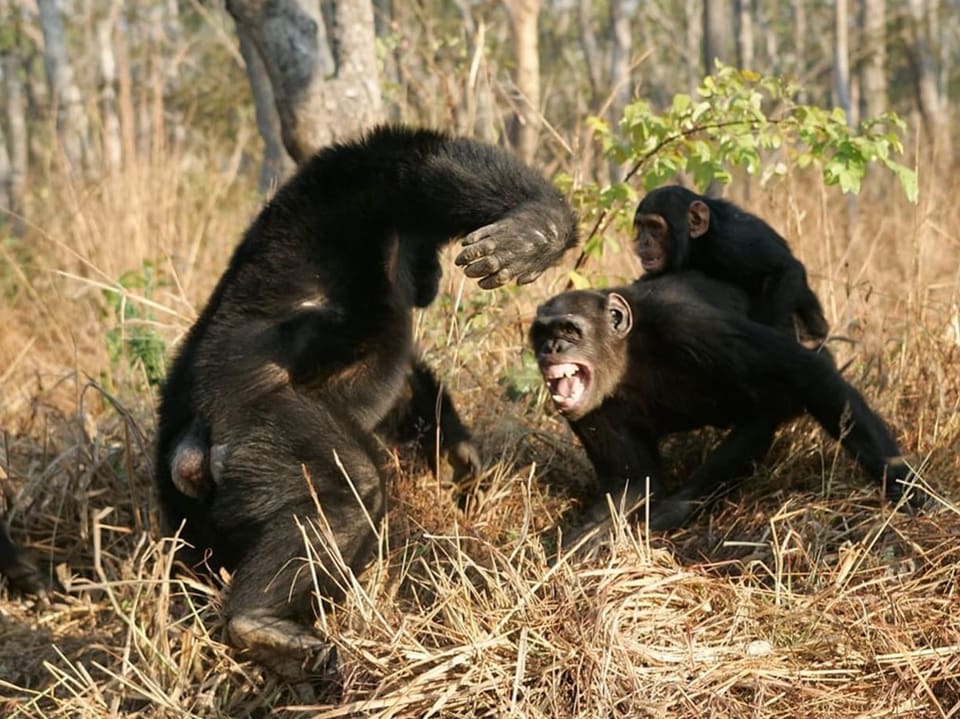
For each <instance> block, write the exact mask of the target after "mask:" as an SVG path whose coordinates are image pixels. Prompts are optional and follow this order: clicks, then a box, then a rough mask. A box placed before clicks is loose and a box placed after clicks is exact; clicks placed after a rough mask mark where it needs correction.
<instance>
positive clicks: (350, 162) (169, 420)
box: [156, 127, 576, 675]
mask: <svg viewBox="0 0 960 719" xmlns="http://www.w3.org/2000/svg"><path fill="white" fill-rule="evenodd" d="M575 235H576V225H575V218H574V216H573V213H572V212H571V211H570V209H569V207H568V206H567V204H566V203H565V202H564V200H563V198H562V196H561V195H560V193H559V192H558V191H557V190H556V189H555V188H554V187H553V186H552V185H551V184H550V183H549V182H548V181H546V180H545V179H544V178H543V177H542V176H541V175H540V174H539V173H537V172H535V171H534V170H532V169H530V168H528V167H527V166H525V165H523V164H522V163H520V162H519V161H518V160H517V159H515V158H514V157H513V156H512V155H510V154H509V153H507V152H505V151H502V150H499V149H497V148H495V147H492V146H489V145H485V144H482V143H478V142H474V141H471V140H467V139H455V138H451V137H448V136H445V135H443V134H439V133H436V132H432V131H427V130H412V129H405V128H389V127H383V128H379V129H376V130H374V131H372V132H370V133H369V134H368V135H366V136H365V137H364V138H362V139H360V140H358V141H356V142H350V143H345V144H341V145H336V146H333V147H330V148H327V149H324V150H321V151H320V152H319V153H318V154H317V155H316V156H314V157H313V158H312V159H310V160H308V161H307V162H306V163H304V164H303V166H302V167H301V168H300V170H299V171H298V172H297V174H296V175H295V176H294V177H293V178H292V179H291V180H290V181H289V182H287V183H286V184H285V185H284V186H283V187H281V188H280V189H279V190H278V192H277V194H276V196H275V197H274V198H273V199H272V200H271V202H270V203H269V204H268V205H267V206H266V207H264V209H263V210H262V211H261V212H260V214H259V216H258V217H257V218H256V219H255V220H254V221H253V223H252V225H251V226H250V228H249V229H248V230H247V232H246V234H245V236H244V238H243V240H242V242H241V243H240V245H239V247H237V249H236V251H235V252H234V255H233V257H232V259H231V261H230V265H229V267H228V268H227V270H226V272H225V273H224V275H223V277H222V278H221V279H220V281H219V283H218V285H217V287H216V289H215V290H214V292H213V295H212V296H211V298H210V300H209V301H208V303H207V305H206V307H205V308H204V310H203V312H202V313H201V315H200V317H199V319H198V320H197V322H196V324H195V325H194V326H193V328H192V329H191V330H190V332H189V334H188V335H187V338H186V340H185V341H184V343H183V345H182V347H181V349H180V352H179V354H178V355H177V357H176V359H175V361H174V363H173V365H172V367H171V370H170V374H169V376H168V378H167V381H166V383H165V385H164V387H163V389H162V392H161V398H160V406H159V409H158V437H157V462H156V482H157V487H158V490H159V495H160V503H161V506H162V509H163V514H164V518H165V521H166V523H167V525H168V526H169V528H170V529H171V530H176V529H177V528H178V527H180V526H181V524H182V525H183V529H182V531H181V536H182V537H183V538H184V539H185V540H187V542H189V544H190V546H191V547H193V552H192V554H186V556H185V558H186V559H187V560H188V561H192V562H193V563H194V564H195V565H196V566H198V567H199V566H206V567H209V568H211V569H213V570H214V571H216V570H217V569H218V568H219V567H225V568H226V569H228V570H230V571H232V572H233V578H232V585H231V588H230V591H229V595H228V597H227V600H226V605H225V613H226V616H227V631H228V634H229V636H230V638H231V640H232V641H233V642H234V643H235V644H236V645H237V646H239V647H241V648H246V649H248V650H249V651H250V653H251V655H252V656H254V657H255V658H257V659H259V660H260V661H262V662H264V663H266V664H268V665H270V666H272V667H274V668H275V669H277V670H278V671H281V672H283V673H287V672H288V671H289V673H291V674H294V675H296V674H298V673H300V667H301V666H303V664H304V662H305V661H307V660H309V661H311V662H315V663H314V666H318V665H319V666H323V665H325V664H326V663H327V662H325V658H326V657H327V656H329V655H330V652H331V650H330V645H329V644H328V643H327V642H325V641H324V640H323V638H322V637H318V636H317V635H316V634H315V633H314V631H313V630H312V620H313V618H314V607H313V601H312V594H313V589H314V583H313V582H314V581H316V582H317V585H318V587H317V588H318V590H319V593H320V595H321V597H322V598H323V599H326V600H336V599H337V598H339V597H342V595H343V589H342V587H343V581H344V580H343V578H342V577H341V576H340V575H339V574H338V571H337V569H336V567H337V560H335V559H334V558H333V557H331V556H330V555H329V554H327V553H326V552H325V551H324V549H322V548H320V547H318V548H317V554H318V557H317V558H316V561H317V562H319V566H317V567H315V568H314V569H315V571H310V570H309V568H307V567H305V566H304V564H303V561H302V560H301V558H302V557H304V556H306V551H305V549H304V545H303V540H302V534H301V531H300V528H299V526H298V521H299V522H303V521H304V520H308V519H315V518H317V516H318V513H317V509H316V506H315V504H314V499H313V497H314V496H315V497H316V498H317V500H318V501H319V505H320V509H321V510H322V512H323V515H324V518H325V522H326V523H327V524H328V525H329V527H330V530H331V533H332V536H333V537H334V538H335V540H336V549H335V550H332V551H335V553H336V554H338V555H339V556H340V557H342V560H343V561H344V562H345V563H346V564H347V565H348V566H349V567H351V568H353V569H355V570H356V569H359V567H360V566H362V565H363V564H364V563H365V562H366V560H367V558H368V556H369V552H370V549H371V548H372V545H373V543H374V537H375V535H374V528H373V527H372V526H371V520H372V521H373V522H376V521H377V520H378V518H379V517H380V516H381V514H382V512H383V505H384V490H383V487H382V477H381V471H380V460H381V457H380V453H379V448H378V445H377V442H376V441H375V439H374V436H373V431H374V428H376V427H377V425H378V424H379V423H380V422H381V421H382V420H383V418H384V416H385V415H386V414H387V412H388V411H389V410H390V409H391V408H392V407H394V406H395V405H396V403H397V398H398V396H399V395H400V394H401V392H402V389H403V386H404V383H405V382H407V381H408V378H409V377H410V373H411V366H412V362H413V355H414V346H413V339H412V330H411V324H412V320H411V315H412V312H411V309H412V308H414V307H423V306H426V305H428V304H429V303H430V302H431V301H432V300H433V298H434V296H435V295H436V293H437V288H438V283H439V276H440V265H439V260H438V257H437V253H438V250H439V249H440V248H441V247H442V246H444V245H445V244H446V243H447V242H448V241H450V240H451V239H452V238H454V237H463V236H465V239H464V245H465V246H464V249H463V251H462V252H461V253H460V255H459V257H458V258H457V263H458V264H460V265H463V266H464V267H465V270H464V271H465V272H466V273H467V274H468V275H469V276H471V277H478V278H481V279H480V284H481V286H483V287H497V286H499V285H501V284H503V283H505V282H508V281H509V280H511V279H517V280H519V281H522V282H527V281H530V280H532V279H534V278H535V277H536V276H537V275H538V274H539V273H540V272H541V271H542V270H543V269H545V268H546V267H547V266H549V265H551V264H552V263H554V262H556V261H557V260H558V259H559V258H560V256H561V255H562V254H563V252H564V250H565V249H567V248H568V247H570V246H571V245H572V244H574V242H575V239H576V238H575ZM192 436H199V437H200V438H201V442H200V449H199V450H196V449H193V450H191V449H190V448H191V447H192V446H193V445H192V444H191V442H192V440H191V439H190V438H191V437H192ZM184 446H185V447H186V448H187V450H189V451H188V454H187V459H186V460H183V461H193V460H196V459H197V456H198V455H197V454H196V451H199V452H200V454H199V457H200V461H201V463H202V462H203V461H204V452H206V451H207V450H206V448H212V449H211V450H210V453H211V455H212V456H211V458H210V459H211V461H215V464H216V468H215V470H214V471H213V472H212V473H211V474H214V475H215V479H216V486H215V488H213V491H209V489H210V488H209V487H207V488H205V489H204V488H201V489H203V491H199V492H196V493H191V492H183V491H181V490H180V489H178V487H177V482H175V481H174V478H173V476H172V474H171V467H172V466H174V465H175V464H177V462H178V461H179V460H175V456H176V454H177V452H178V451H180V450H182V449H183V447H184ZM190 452H194V454H192V455H191V454H190ZM199 471H200V472H203V471H208V472H209V471H210V470H209V468H208V469H206V470H204V469H203V467H202V466H201V468H200V470H199ZM201 481H202V480H201ZM308 482H309V484H310V485H312V486H308ZM192 494H197V495H198V496H191V495H192ZM358 498H359V500H360V501H362V503H363V506H361V504H360V502H359V501H358ZM322 523H323V522H321V524H322Z"/></svg>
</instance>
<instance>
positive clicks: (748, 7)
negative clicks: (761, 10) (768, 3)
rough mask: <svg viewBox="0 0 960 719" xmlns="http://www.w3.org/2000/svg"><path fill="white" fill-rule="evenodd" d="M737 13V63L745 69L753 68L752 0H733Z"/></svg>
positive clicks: (753, 9) (753, 11)
mask: <svg viewBox="0 0 960 719" xmlns="http://www.w3.org/2000/svg"><path fill="white" fill-rule="evenodd" d="M734 10H735V12H736V14H737V64H738V65H739V66H740V67H741V68H742V69H745V70H749V69H752V68H753V16H754V13H755V8H754V6H753V0H734Z"/></svg>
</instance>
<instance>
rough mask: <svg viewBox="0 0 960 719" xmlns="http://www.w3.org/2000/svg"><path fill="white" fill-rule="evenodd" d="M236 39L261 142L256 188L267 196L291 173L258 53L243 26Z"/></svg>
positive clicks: (238, 28)
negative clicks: (244, 68) (251, 94)
mask: <svg viewBox="0 0 960 719" xmlns="http://www.w3.org/2000/svg"><path fill="white" fill-rule="evenodd" d="M237 38H238V39H239V40H240V54H241V55H242V56H243V62H244V65H245V66H246V68H247V81H248V82H249V83H250V90H251V91H252V93H253V109H254V113H255V115H256V118H257V129H258V130H259V131H260V137H261V138H263V158H262V160H261V163H260V179H259V181H258V183H257V187H258V189H259V190H260V192H262V193H266V192H269V191H270V189H271V188H274V187H276V186H277V185H279V184H280V183H281V182H283V179H284V178H285V177H286V176H287V173H288V172H289V171H290V170H291V169H292V168H291V167H290V164H291V163H290V162H289V156H288V155H287V151H286V150H285V149H284V147H283V136H282V130H281V128H280V115H279V114H277V105H276V101H275V100H274V97H273V90H272V89H271V87H270V77H269V76H268V75H267V68H266V67H265V66H264V64H263V60H262V59H261V57H260V53H258V52H257V48H256V47H255V46H254V44H253V41H252V40H251V39H250V36H249V35H248V34H247V31H246V30H245V29H244V27H243V26H241V25H237Z"/></svg>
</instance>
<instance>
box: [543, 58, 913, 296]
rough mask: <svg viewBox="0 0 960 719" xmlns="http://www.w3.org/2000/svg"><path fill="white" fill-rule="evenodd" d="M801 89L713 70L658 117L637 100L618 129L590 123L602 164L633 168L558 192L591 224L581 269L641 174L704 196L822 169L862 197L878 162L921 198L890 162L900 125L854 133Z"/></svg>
mask: <svg viewBox="0 0 960 719" xmlns="http://www.w3.org/2000/svg"><path fill="white" fill-rule="evenodd" d="M799 92H800V87H799V86H798V85H796V84H795V83H793V82H790V81H788V80H785V79H783V78H780V77H765V76H763V75H760V74H759V73H756V72H752V71H749V70H737V69H736V68H732V67H727V66H725V65H722V64H720V63H717V71H716V73H714V74H713V75H710V76H708V77H706V78H705V79H704V80H703V83H702V84H701V85H700V87H699V88H698V90H697V97H691V96H690V95H686V94H679V95H675V96H674V98H673V103H672V104H671V105H670V107H669V108H668V109H667V110H665V111H664V112H662V113H657V112H655V111H654V109H653V108H652V107H651V105H650V103H649V102H647V101H646V100H639V101H637V102H635V103H633V104H631V105H628V106H627V107H626V108H625V110H624V114H623V119H622V120H621V121H620V124H619V127H618V128H617V130H616V132H615V131H614V129H613V128H611V127H610V125H609V124H608V123H607V122H606V121H604V120H603V119H601V118H598V117H594V118H591V119H590V124H591V125H592V127H593V130H594V132H595V134H596V137H597V139H598V140H599V142H600V144H601V147H602V148H603V153H604V155H605V157H607V158H608V159H610V160H613V161H614V162H617V163H619V164H621V165H624V166H626V167H628V168H629V169H628V171H627V172H626V174H625V176H624V178H623V180H622V181H620V182H615V183H613V184H610V185H605V186H600V185H597V184H586V185H584V186H582V187H579V188H577V189H576V190H573V188H572V184H573V183H572V181H571V180H570V178H561V180H560V182H559V184H560V185H561V187H562V188H564V189H566V190H568V191H570V190H573V192H572V195H573V199H574V203H575V204H576V205H577V207H578V210H579V211H580V214H581V217H583V218H585V219H587V220H588V221H592V222H593V226H592V229H591V231H590V232H589V233H588V236H587V239H586V241H585V243H584V248H583V252H582V254H581V257H580V259H579V260H578V262H577V265H576V269H580V268H581V267H582V266H583V264H584V262H585V261H586V259H587V258H589V257H596V256H599V255H600V254H602V252H603V251H604V249H605V248H606V246H608V245H610V243H611V241H610V240H609V239H605V238H604V237H603V236H602V235H601V234H599V233H598V230H599V229H600V227H601V225H603V224H604V221H605V220H606V221H607V224H610V223H613V224H614V225H615V226H617V227H618V228H619V229H626V228H627V227H628V226H629V223H630V220H631V215H630V211H631V210H632V205H633V204H634V203H635V202H636V199H637V193H636V190H635V189H634V187H633V186H632V185H631V180H632V179H633V178H634V177H636V176H638V175H639V176H640V177H642V185H643V186H644V188H647V189H650V188H653V187H656V186H658V185H661V184H663V183H664V182H666V181H668V180H670V179H671V178H674V177H676V176H677V175H678V174H681V173H682V174H685V175H687V176H689V177H690V179H691V180H692V182H693V183H694V185H696V186H697V187H699V188H700V189H703V188H706V187H707V186H708V185H709V184H711V183H712V182H720V183H724V184H726V183H729V182H731V180H732V172H731V171H732V170H733V168H741V169H743V170H744V171H745V172H747V173H748V174H750V175H757V174H759V175H760V178H761V181H762V182H768V181H770V180H771V179H772V178H775V177H777V176H781V175H784V174H786V171H787V169H788V167H791V166H794V167H798V168H805V167H808V166H818V167H819V168H820V170H821V172H822V175H823V179H824V181H825V182H826V183H827V184H828V185H839V186H840V189H841V190H842V191H843V192H847V193H854V194H856V193H857V192H859V190H860V183H861V180H862V179H863V176H864V174H865V173H866V169H867V166H868V165H870V164H879V165H880V166H882V167H885V168H886V169H887V170H889V171H890V172H892V173H893V174H894V176H895V177H896V178H897V179H898V180H899V182H900V184H901V186H902V188H903V190H904V192H905V193H906V195H907V197H908V198H909V199H910V200H911V201H912V202H913V201H916V197H917V176H916V173H915V172H914V171H913V170H912V169H910V168H909V167H907V166H905V165H903V164H902V163H900V162H897V161H896V160H894V159H893V156H894V155H896V154H899V153H901V152H902V150H903V147H902V143H901V140H900V133H901V131H902V130H903V129H904V123H903V121H902V120H900V118H898V117H897V116H896V115H895V114H893V113H886V114H884V115H882V116H880V117H877V118H870V119H867V120H864V121H863V122H861V123H859V124H858V125H855V126H851V125H850V124H848V123H847V119H846V115H845V114H844V112H843V110H841V109H839V108H834V109H832V110H827V109H824V108H822V107H817V106H815V105H804V104H800V103H799V102H797V100H796V98H797V96H798V95H799ZM571 282H572V283H573V284H574V285H578V286H579V285H582V284H584V282H585V281H584V279H583V278H582V277H581V276H580V275H579V274H577V273H576V271H574V274H573V275H571Z"/></svg>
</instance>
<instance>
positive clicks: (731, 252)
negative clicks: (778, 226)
mask: <svg viewBox="0 0 960 719" xmlns="http://www.w3.org/2000/svg"><path fill="white" fill-rule="evenodd" d="M633 225H634V230H635V232H636V244H635V249H636V251H637V254H638V255H639V256H640V261H641V263H642V264H643V269H644V272H645V273H646V274H645V275H644V277H656V276H659V275H662V274H664V273H667V272H679V271H681V270H699V271H701V272H703V273H704V274H706V275H708V276H709V277H713V278H715V279H718V280H723V281H725V282H730V283H731V284H734V285H736V286H737V287H739V288H740V289H742V290H743V291H744V292H746V293H747V295H748V296H749V298H750V310H749V312H750V317H751V319H754V320H756V321H757V322H760V323H762V324H765V325H769V326H771V327H777V328H778V329H781V330H784V331H786V332H788V333H789V334H790V335H791V336H795V337H797V338H798V339H799V340H801V341H802V342H803V343H804V344H806V345H808V346H811V347H815V346H819V345H820V344H822V343H823V340H824V339H826V337H827V332H828V326H827V321H826V319H825V318H824V316H823V309H822V308H821V306H820V301H819V300H818V299H817V296H816V295H815V294H814V293H813V290H811V289H810V287H809V285H808V284H807V273H806V270H805V269H804V267H803V264H802V263H801V262H800V261H799V260H798V259H797V258H796V257H794V256H793V254H792V253H791V252H790V247H789V246H788V245H787V242H786V240H784V239H783V238H782V237H781V236H780V235H779V234H777V233H776V231H774V229H773V228H772V227H770V225H768V224H767V223H766V222H764V221H763V220H761V219H760V218H759V217H756V216H755V215H751V214H750V213H749V212H744V211H743V210H741V209H740V208H739V207H737V206H736V205H734V204H733V203H731V202H726V201H725V200H716V199H712V198H709V197H704V196H702V195H698V194H696V193H694V192H691V191H690V190H688V189H686V188H684V187H680V186H679V185H669V186H666V187H658V188H657V189H655V190H651V191H650V192H649V193H647V195H646V197H644V198H643V200H641V202H640V204H639V205H638V206H637V212H636V215H635V217H634V221H633Z"/></svg>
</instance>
